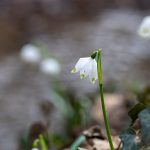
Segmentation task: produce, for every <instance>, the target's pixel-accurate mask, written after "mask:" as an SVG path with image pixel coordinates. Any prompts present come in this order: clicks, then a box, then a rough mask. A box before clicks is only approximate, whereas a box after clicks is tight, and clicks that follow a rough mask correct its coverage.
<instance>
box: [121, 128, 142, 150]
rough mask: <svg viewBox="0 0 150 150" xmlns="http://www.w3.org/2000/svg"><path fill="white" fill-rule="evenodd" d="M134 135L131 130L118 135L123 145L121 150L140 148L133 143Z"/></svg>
mask: <svg viewBox="0 0 150 150" xmlns="http://www.w3.org/2000/svg"><path fill="white" fill-rule="evenodd" d="M135 137H136V133H135V131H134V130H133V129H132V128H128V129H127V130H125V131H124V132H122V134H121V135H120V138H121V141H122V143H123V149H122V150H139V149H140V147H139V145H138V144H137V143H136V141H135Z"/></svg>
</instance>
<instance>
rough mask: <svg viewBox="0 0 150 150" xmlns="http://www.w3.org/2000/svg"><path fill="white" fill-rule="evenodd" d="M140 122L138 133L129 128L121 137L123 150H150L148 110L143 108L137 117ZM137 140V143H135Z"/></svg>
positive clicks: (149, 114)
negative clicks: (137, 139)
mask: <svg viewBox="0 0 150 150" xmlns="http://www.w3.org/2000/svg"><path fill="white" fill-rule="evenodd" d="M138 118H139V121H140V128H139V129H138V130H139V133H140V134H137V133H136V131H135V130H134V128H133V127H132V126H131V127H130V128H128V129H127V130H125V131H124V132H123V133H122V134H121V135H120V138H121V141H122V143H123V150H150V147H149V144H150V108H145V109H144V110H142V111H141V112H140V113H139V115H138ZM136 137H138V138H139V142H137V141H136Z"/></svg>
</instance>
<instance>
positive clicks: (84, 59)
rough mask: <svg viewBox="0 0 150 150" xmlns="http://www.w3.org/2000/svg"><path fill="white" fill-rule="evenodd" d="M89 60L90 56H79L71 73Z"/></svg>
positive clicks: (81, 67) (78, 69) (79, 69)
mask: <svg viewBox="0 0 150 150" xmlns="http://www.w3.org/2000/svg"><path fill="white" fill-rule="evenodd" d="M90 60H91V57H85V58H80V59H79V60H78V62H77V63H76V65H75V68H74V69H73V70H72V72H73V73H76V72H78V71H81V69H83V67H85V66H86V64H87V63H88V62H89V61H90Z"/></svg>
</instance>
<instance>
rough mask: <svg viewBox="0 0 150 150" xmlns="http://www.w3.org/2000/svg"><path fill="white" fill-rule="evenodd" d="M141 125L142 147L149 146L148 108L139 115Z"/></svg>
mask: <svg viewBox="0 0 150 150" xmlns="http://www.w3.org/2000/svg"><path fill="white" fill-rule="evenodd" d="M139 119H140V124H141V129H140V131H141V142H142V144H143V145H148V144H150V108H147V109H145V110H143V111H142V112H141V113H140V114H139Z"/></svg>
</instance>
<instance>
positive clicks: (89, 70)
mask: <svg viewBox="0 0 150 150" xmlns="http://www.w3.org/2000/svg"><path fill="white" fill-rule="evenodd" d="M71 72H72V73H77V72H80V78H81V79H83V78H85V77H89V79H90V81H91V82H92V83H93V84H94V83H95V81H96V80H97V78H98V76H97V62H96V60H95V59H93V58H91V57H85V58H80V59H79V60H78V62H77V63H76V65H75V67H74V68H73V69H72V71H71Z"/></svg>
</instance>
